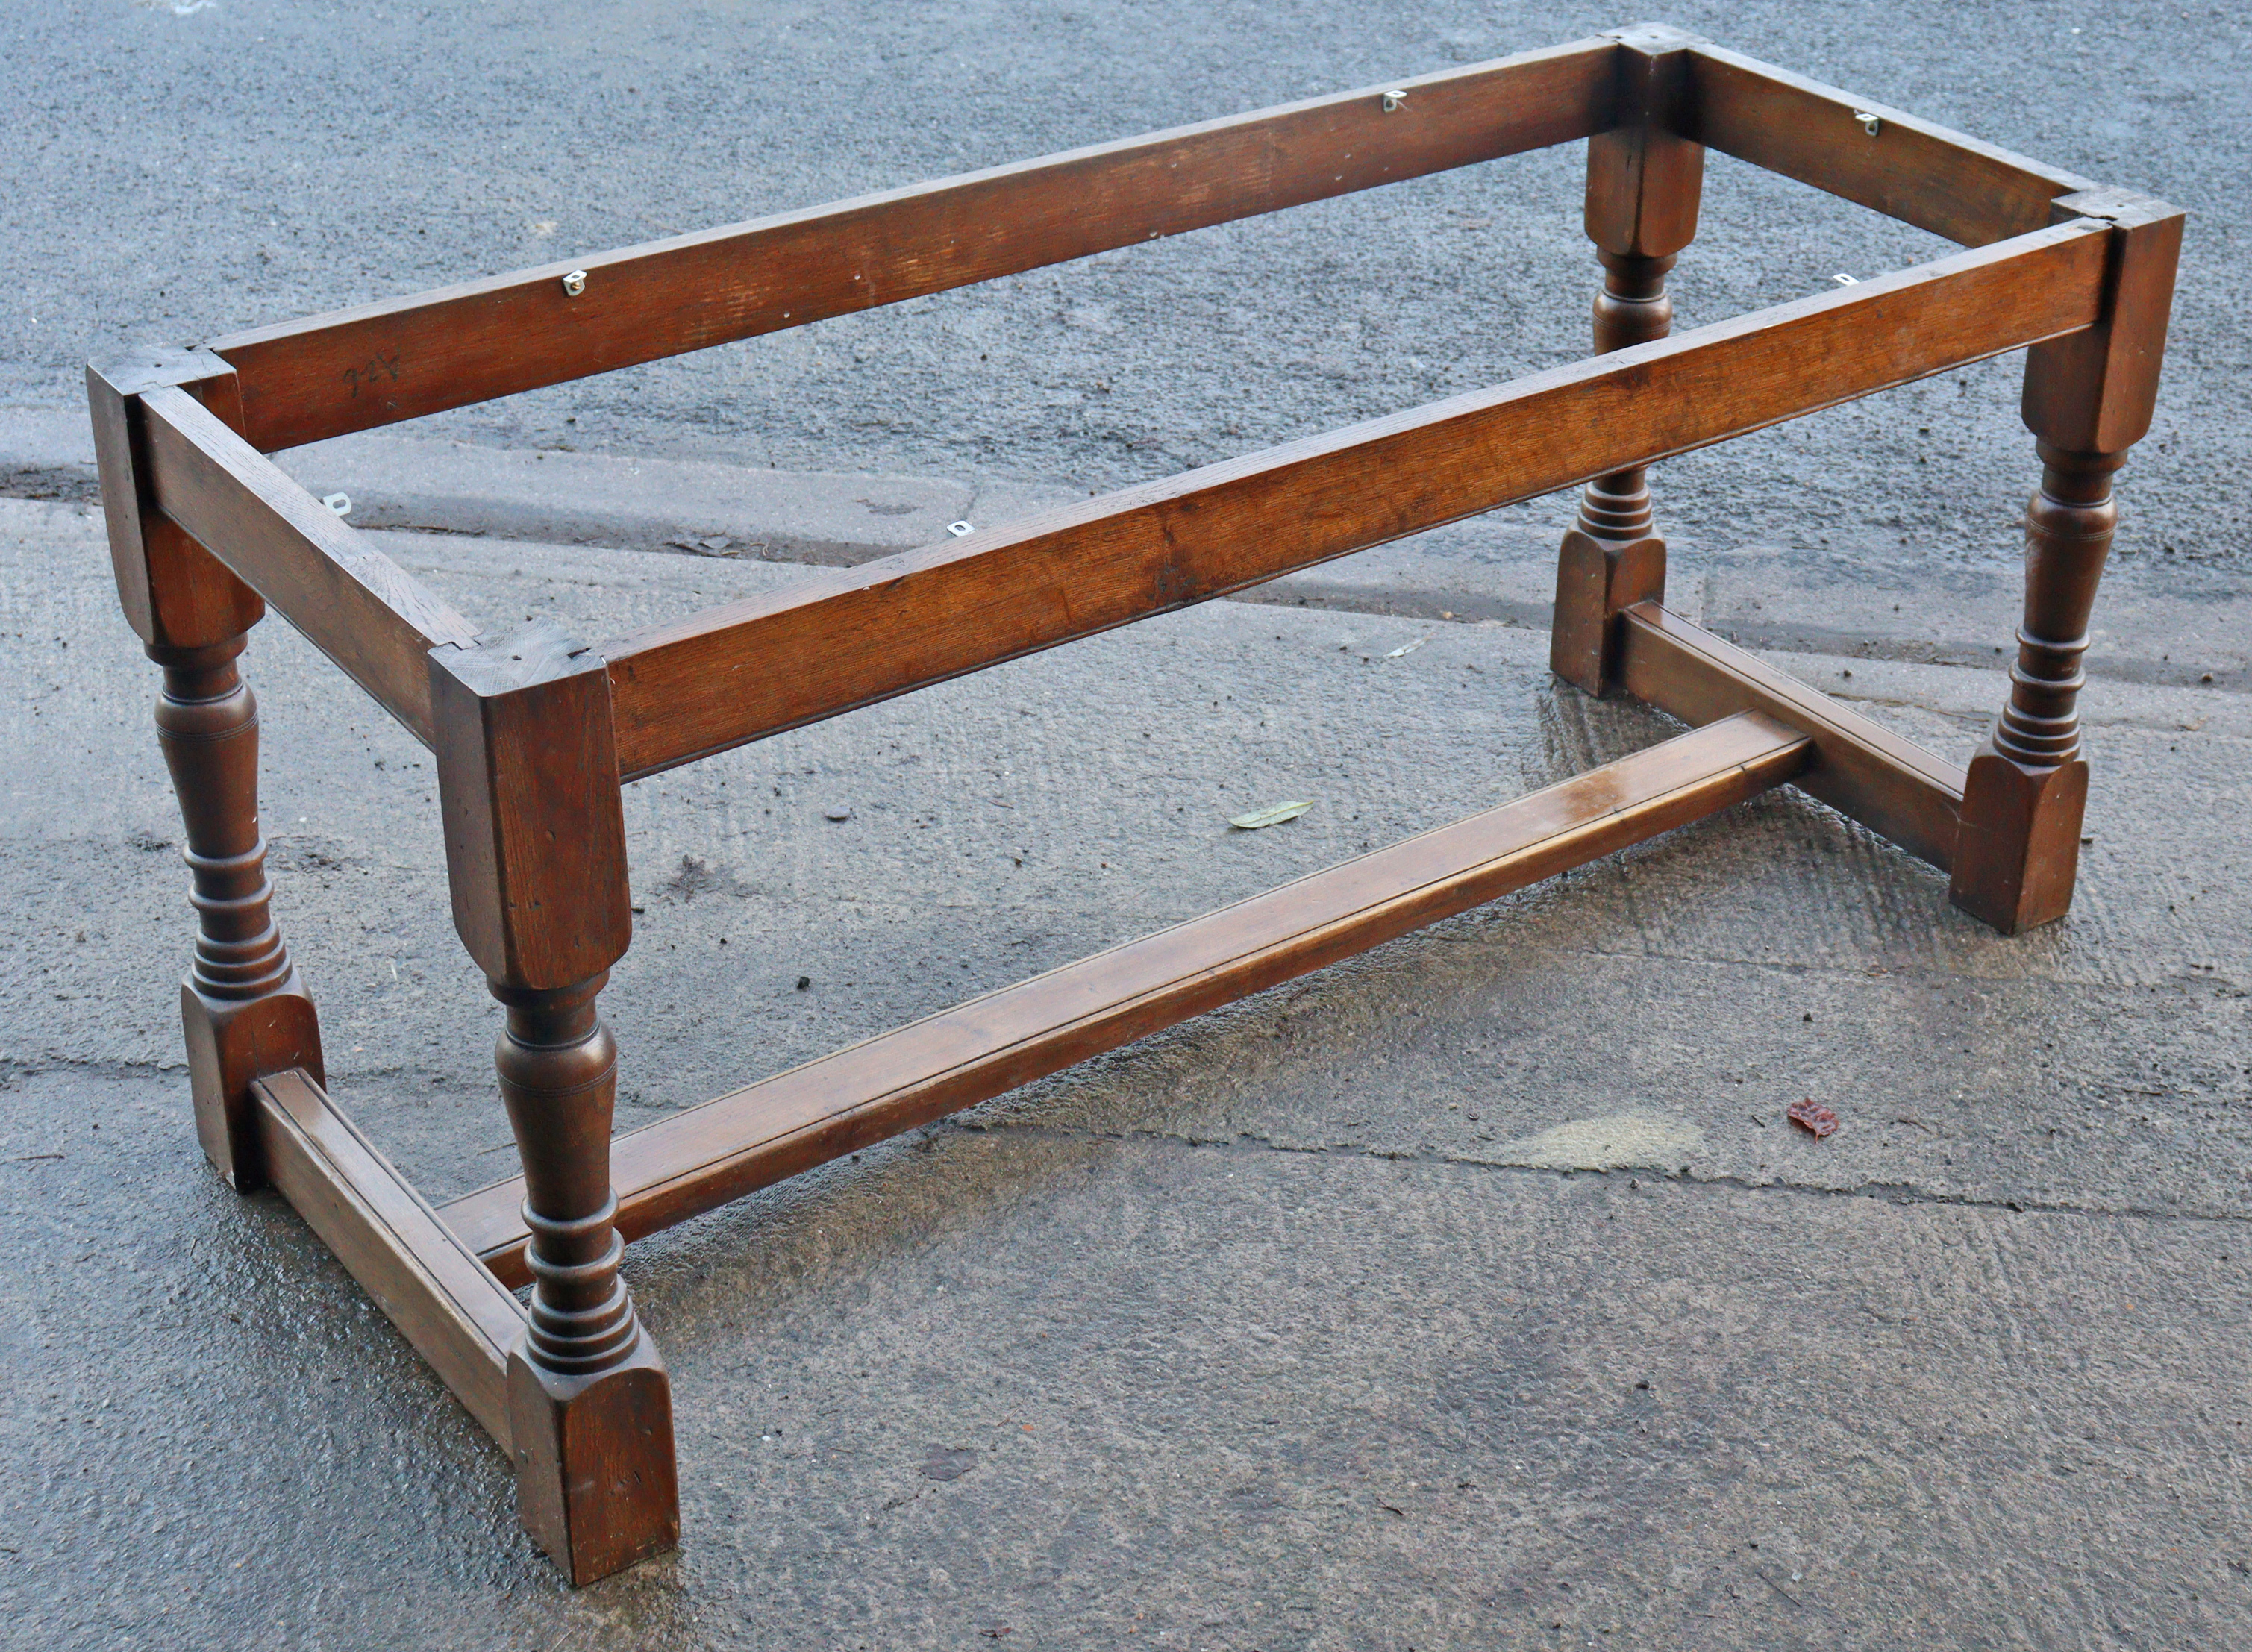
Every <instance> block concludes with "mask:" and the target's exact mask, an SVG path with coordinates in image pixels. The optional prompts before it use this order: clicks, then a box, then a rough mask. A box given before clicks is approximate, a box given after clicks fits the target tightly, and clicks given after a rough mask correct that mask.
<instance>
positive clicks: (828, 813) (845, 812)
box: [821, 804, 852, 820]
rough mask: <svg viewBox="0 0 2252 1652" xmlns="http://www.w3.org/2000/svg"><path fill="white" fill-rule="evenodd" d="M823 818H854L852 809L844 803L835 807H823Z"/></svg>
mask: <svg viewBox="0 0 2252 1652" xmlns="http://www.w3.org/2000/svg"><path fill="white" fill-rule="evenodd" d="M821 818H822V819H824V820H850V819H851V818H852V811H851V809H846V808H845V807H844V806H843V805H842V804H838V806H836V807H834V808H831V809H823V810H822V811H821Z"/></svg>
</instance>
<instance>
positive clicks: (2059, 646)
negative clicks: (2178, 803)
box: [1951, 442, 2127, 934]
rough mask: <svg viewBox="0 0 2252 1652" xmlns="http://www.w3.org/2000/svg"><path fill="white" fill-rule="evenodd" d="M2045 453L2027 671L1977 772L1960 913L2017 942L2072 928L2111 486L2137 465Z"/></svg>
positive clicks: (2025, 647)
mask: <svg viewBox="0 0 2252 1652" xmlns="http://www.w3.org/2000/svg"><path fill="white" fill-rule="evenodd" d="M2039 448H2040V456H2041V485H2040V491H2039V492H2038V493H2036V494H2034V495H2033V500H2032V503H2029V504H2028V505H2027V506H2026V606H2025V620H2024V623H2023V624H2021V625H2020V626H2019V628H2018V658H2017V663H2016V664H2015V665H2014V666H2012V668H2011V670H2010V698H2009V702H2008V704H2007V705H2005V706H2004V707H2003V708H2002V716H2001V720H2000V721H1999V722H1998V723H1996V724H1995V725H1994V732H1993V733H1992V734H1991V736H1989V737H1988V739H1987V740H1986V743H1985V745H1984V746H1981V747H1980V748H1979V751H1978V754H1977V756H1976V757H1974V758H1972V759H1971V773H1970V780H1969V783H1968V784H1967V785H1966V786H1965V788H1964V798H1963V812H1962V824H1961V827H1960V829H1959V831H1958V835H1957V840H1956V866H1955V878H1954V886H1953V889H1952V891H1951V893H1952V895H1953V898H1954V900H1955V904H1956V905H1957V906H1961V907H1962V908H1964V910H1965V911H1966V912H1969V913H1972V914H1973V915H1975V916H1977V917H1979V918H1983V919H1984V920H1986V921H1987V922H1988V923H1990V924H1991V925H1993V926H1994V927H1995V928H1997V929H1999V930H2001V931H2002V932H2003V933H2004V934H2016V933H2017V932H2018V931H2019V930H2020V929H2029V928H2031V927H2033V926H2034V925H2036V924H2044V923H2047V922H2048V921H2049V920H2051V919H2054V918H2061V917H2062V916H2064V913H2065V911H2066V909H2067V908H2068V907H2069V906H2071V905H2072V889H2073V884H2074V881H2075V878H2077V877H2078V875H2079V870H2080V826H2081V821H2082V815H2083V812H2084V810H2085V809H2086V806H2087V802H2088V763H2087V760H2085V759H2084V758H2082V756H2081V754H2080V711H2079V702H2080V691H2081V687H2082V684H2084V683H2085V682H2086V681H2087V677H2086V676H2085V674H2084V673H2083V672H2082V670H2081V660H2082V656H2084V655H2086V653H2087V652H2088V622H2089V617H2090V615H2091V614H2093V613H2094V611H2095V607H2096V583H2097V581H2098V580H2101V579H2102V578H2103V563H2104V559H2106V558H2107V557H2108V556H2109V555H2110V551H2111V535H2112V532H2113V530H2114V529H2115V528H2116V526H2117V524H2118V520H2119V511H2118V507H2117V506H2116V505H2115V504H2114V503H2112V500H2111V475H2112V472H2114V471H2116V470H2117V469H2119V467H2120V466H2121V465H2122V464H2124V463H2125V462H2126V459H2127V455H2125V454H2123V453H2064V452H2061V451H2060V450H2059V449H2057V448H2052V447H2050V446H2049V445H2048V444H2047V442H2041V443H2040V444H2039Z"/></svg>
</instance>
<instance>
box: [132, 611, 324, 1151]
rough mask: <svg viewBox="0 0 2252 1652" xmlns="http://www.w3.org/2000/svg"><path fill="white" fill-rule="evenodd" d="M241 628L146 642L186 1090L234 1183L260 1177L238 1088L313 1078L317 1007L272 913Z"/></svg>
mask: <svg viewBox="0 0 2252 1652" xmlns="http://www.w3.org/2000/svg"><path fill="white" fill-rule="evenodd" d="M242 647H243V639H242V638H240V637H239V636H238V637H234V638H232V639H230V640H229V641H227V642H220V643H217V644H214V645H213V646H212V647H210V648H204V649H184V648H170V647H166V646H164V645H163V644H160V643H151V644H150V645H149V656H151V657H152V658H154V659H155V660H156V662H157V663H158V664H160V665H162V666H163V668H164V689H163V693H162V694H161V695H159V696H158V698H157V701H156V739H157V741H158V743H159V744H160V745H161V746H163V752H164V764H165V767H167V768H169V769H170V771H171V775H172V790H173V792H174V794H175V795H177V797H178V799H179V804H180V819H181V822H182V823H183V826H184V836H186V838H187V848H186V850H185V855H186V858H187V863H188V872H189V876H190V878H191V881H192V885H193V892H192V893H191V895H190V897H189V899H190V901H191V904H192V905H193V906H194V907H195V910H196V920H197V921H196V950H195V960H194V962H193V964H192V965H191V967H190V968H189V971H188V978H187V979H186V980H185V981H184V982H182V983H181V986H180V1021H181V1025H182V1028H183V1030H184V1033H185V1036H186V1040H187V1049H188V1079H189V1091H190V1093H191V1096H192V1097H193V1099H194V1103H195V1113H196V1135H197V1136H198V1139H199V1140H200V1141H201V1142H203V1149H204V1152H205V1156H208V1157H209V1158H210V1160H211V1162H212V1164H213V1165H214V1166H215V1167H217V1169H218V1170H219V1174H220V1175H222V1176H224V1177H226V1179H227V1181H228V1183H230V1184H231V1185H233V1187H234V1188H235V1190H237V1191H238V1192H244V1193H247V1192H249V1191H250V1190H252V1189H254V1188H256V1187H258V1186H260V1185H261V1183H263V1182H264V1181H265V1179H266V1177H265V1171H264V1170H263V1168H262V1166H261V1163H260V1158H261V1156H260V1151H259V1135H258V1128H257V1122H256V1120H255V1118H254V1105H255V1104H254V1102H253V1100H252V1099H251V1086H252V1085H253V1083H254V1081H255V1080H256V1079H259V1078H260V1077H261V1076H263V1075H264V1074H267V1073H269V1072H287V1071H288V1070H290V1069H291V1068H302V1069H303V1070H305V1071H306V1072H308V1073H309V1074H310V1075H311V1077H312V1080H313V1082H314V1083H316V1084H318V1083H320V1082H322V1079H323V1066H322V1060H321V1025H320V1017H319V1016H318V1015H317V1014H316V1011H315V1010H314V1008H313V1000H312V996H311V995H310V994H309V993H308V992H307V991H306V990H305V988H304V984H303V982H301V981H300V980H299V979H298V976H297V967H296V965H295V964H294V963H293V962H291V961H290V958H289V950H288V947H286V946H284V945H283V944H282V932H281V931H280V930H279V929H278V928H276V927H275V923H274V918H273V896H274V886H273V885H271V884H269V883H268V881H267V878H266V839H265V836H264V835H263V834H262V833H261V831H260V829H259V823H258V702H257V700H256V699H255V698H254V697H253V696H252V694H251V691H250V684H247V683H246V682H244V681H243V680H242V673H241V671H240V669H239V668H238V667H237V665H236V663H235V662H236V659H237V657H238V656H240V654H241V652H242Z"/></svg>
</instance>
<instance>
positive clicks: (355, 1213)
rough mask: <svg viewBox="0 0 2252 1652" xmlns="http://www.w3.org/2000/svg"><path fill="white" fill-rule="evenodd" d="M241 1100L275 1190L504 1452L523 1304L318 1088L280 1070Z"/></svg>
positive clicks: (506, 1447)
mask: <svg viewBox="0 0 2252 1652" xmlns="http://www.w3.org/2000/svg"><path fill="white" fill-rule="evenodd" d="M252 1095H253V1097H254V1100H255V1101H256V1103H257V1107H258V1125H259V1134H260V1139H261V1142H262V1143H263V1145H264V1149H265V1156H266V1164H267V1169H268V1172H269V1173H270V1174H271V1175H272V1177H273V1178H274V1185H275V1187H276V1188H278V1189H280V1190H281V1192H282V1197H284V1198H286V1199H288V1201H289V1203H290V1204H292V1205H294V1206H295V1208H296V1211H297V1213H298V1214H299V1215H300V1216H302V1217H303V1218H305V1221H306V1223H307V1225H309V1226H310V1227H311V1228H312V1230H313V1232H316V1233H317V1234H319V1235H320V1236H321V1238H322V1239H323V1241H325V1242H326V1244H327V1245H328V1247H329V1249H330V1250H331V1251H332V1252H334V1253H336V1257H337V1260H338V1261H340V1262H342V1263H343V1264H344V1267H346V1269H348V1270H349V1271H350V1272H351V1276H352V1277H353V1278H354V1279H356V1280H358V1281H359V1282H360V1284H361V1286H362V1287H363V1288H365V1290H366V1292H367V1294H368V1295H370V1296H372V1297H373V1298H374V1299H375V1301H376V1306H378V1307H379V1308H382V1309H383V1311H384V1314H385V1315H386V1317H388V1318H389V1319H390V1321H391V1322H392V1323H393V1324H394V1325H396V1326H397V1327H398V1328H399V1329H400V1333H401V1334H402V1335H404V1336H406V1338H407V1341H408V1342H410V1343H414V1347H415V1350H416V1351H417V1352H419V1353H420V1354H421V1356H422V1357H423V1358H425V1359H427V1360H428V1361H429V1362H430V1364H431V1368H432V1369H433V1370H434V1371H436V1372H437V1373H438V1375H439V1376H440V1377H441V1378H443V1379H444V1381H445V1384H446V1386H447V1387H448V1388H450V1389H452V1390H453V1391H454V1394H455V1398H456V1399H459V1400H460V1401H461V1402H462V1405H464V1406H468V1407H469V1414H470V1415H471V1416H473V1417H475V1418H476V1419H477V1421H478V1422H480V1423H481V1424H483V1426H484V1430H485V1432H486V1433H489V1434H490V1435H491V1436H492V1437H493V1439H494V1440H497V1442H499V1445H500V1448H501V1449H502V1450H503V1451H506V1450H507V1449H508V1448H509V1421H508V1355H509V1350H510V1349H511V1348H513V1347H514V1346H515V1345H516V1341H517V1339H518V1337H519V1336H521V1335H522V1334H523V1331H524V1309H523V1308H522V1307H521V1306H519V1305H518V1302H517V1300H516V1298H515V1297H513V1296H511V1295H509V1294H508V1291H507V1290H506V1289H505V1288H504V1287H503V1286H502V1285H501V1283H500V1281H497V1280H496V1279H495V1278H494V1277H493V1276H492V1274H490V1272H489V1271H488V1270H487V1269H485V1268H483V1267H480V1266H479V1265H478V1261H477V1259H476V1256H474V1255H473V1254H471V1253H469V1251H468V1250H466V1249H464V1248H463V1247H462V1242H461V1240H460V1239H457V1238H456V1237H455V1234H454V1231H453V1230H452V1229H451V1228H450V1227H448V1225H446V1224H445V1223H444V1222H442V1221H441V1220H440V1219H439V1218H438V1216H437V1214H436V1212H434V1211H432V1210H431V1208H430V1206H429V1204H427V1202H426V1201H425V1200H424V1199H423V1197H422V1196H421V1194H420V1193H417V1192H416V1191H415V1190H414V1188H413V1187H412V1186H411V1185H410V1184H409V1183H407V1178H406V1177H402V1176H400V1174H399V1172H398V1171H397V1170H394V1169H393V1168H392V1163H391V1161H390V1160H388V1159H386V1158H385V1157H384V1156H383V1155H382V1154H380V1153H379V1152H377V1151H376V1149H375V1147H374V1145H373V1144H372V1143H371V1142H369V1141H368V1139H367V1138H366V1137H365V1136H364V1135H361V1134H360V1133H359V1129H358V1127H357V1126H356V1125H354V1124H353V1123H352V1121H351V1120H350V1119H348V1118H346V1117H345V1116H344V1114H343V1112H342V1111H340V1110H339V1109H338V1108H337V1105H336V1103H335V1102H333V1101H331V1100H329V1098H328V1095H327V1093H326V1092H324V1091H323V1090H322V1088H321V1087H320V1086H318V1085H316V1084H315V1083H314V1082H313V1081H312V1080H311V1079H309V1078H307V1077H306V1076H305V1074H304V1073H302V1072H281V1073H276V1074H275V1075H274V1076H273V1077H271V1078H267V1079H260V1080H259V1081H258V1083H257V1084H256V1086H254V1088H253V1091H252Z"/></svg>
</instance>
